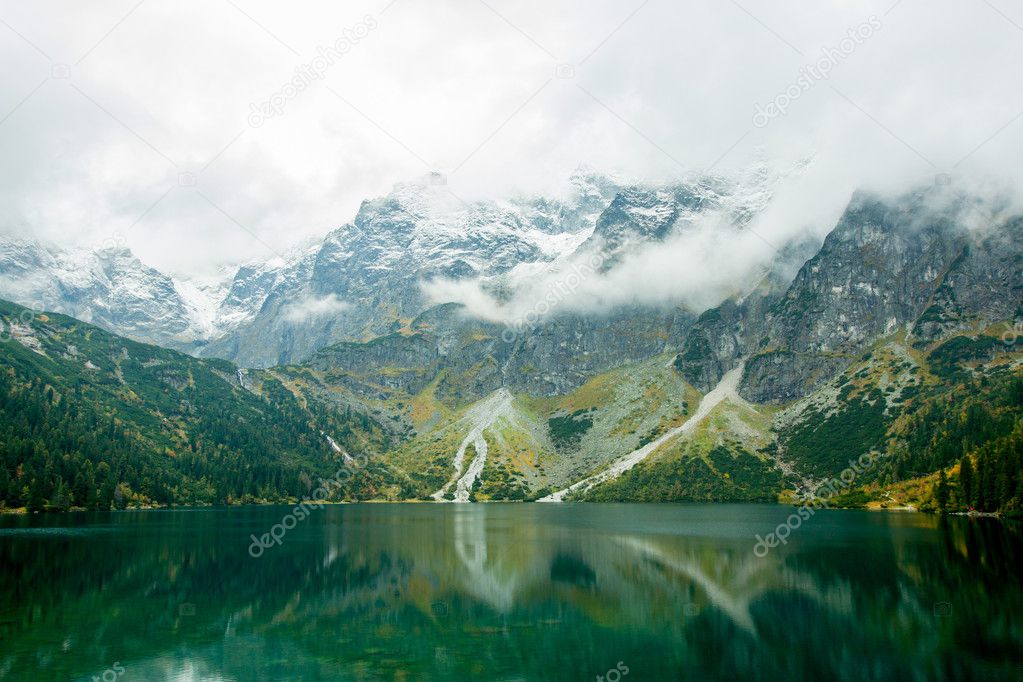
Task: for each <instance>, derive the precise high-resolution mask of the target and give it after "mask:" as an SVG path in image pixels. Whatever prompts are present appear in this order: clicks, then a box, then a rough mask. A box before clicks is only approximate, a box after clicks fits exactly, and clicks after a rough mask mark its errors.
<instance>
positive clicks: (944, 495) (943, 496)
mask: <svg viewBox="0 0 1023 682" xmlns="http://www.w3.org/2000/svg"><path fill="white" fill-rule="evenodd" d="M934 497H935V498H936V499H937V502H938V511H940V512H942V513H944V512H945V510H946V509H948V480H947V479H946V478H945V470H944V469H938V485H937V486H936V488H935V491H934Z"/></svg>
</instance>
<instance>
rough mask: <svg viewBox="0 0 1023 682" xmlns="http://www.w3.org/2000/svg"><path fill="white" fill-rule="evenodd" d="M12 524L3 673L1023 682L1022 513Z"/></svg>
mask: <svg viewBox="0 0 1023 682" xmlns="http://www.w3.org/2000/svg"><path fill="white" fill-rule="evenodd" d="M287 512H288V509H287V508H280V507H260V508H241V509H227V510H200V511H160V512H125V513H118V514H109V513H107V514H98V513H97V514H68V515H42V516H40V515H37V516H31V517H6V518H3V519H2V520H0V524H2V525H0V568H2V571H0V580H2V581H3V590H2V591H0V679H12V680H22V679H91V678H92V676H94V675H95V676H102V675H103V674H104V672H107V673H108V677H109V675H111V674H114V673H110V672H109V671H111V670H113V666H114V664H115V662H116V663H117V664H119V665H120V666H123V668H124V673H123V675H118V676H117V677H118V679H123V680H124V681H125V682H129V681H130V680H134V679H146V680H150V679H183V680H187V679H224V680H249V679H275V680H276V679H310V680H316V679H324V680H325V679H342V680H419V679H459V680H464V679H475V678H481V679H492V680H592V679H595V678H596V676H598V675H605V674H606V673H607V671H608V670H610V669H612V668H615V666H616V665H617V664H618V663H619V662H621V663H623V664H624V666H626V667H627V668H628V670H629V673H628V675H627V676H625V677H624V678H623V679H634V680H667V679H681V678H684V679H727V680H733V679H765V680H786V679H792V680H801V679H845V680H877V679H907V680H912V679H928V680H930V679H967V678H972V679H1020V678H1021V677H1023V672H1021V671H1023V668H1021V667H1020V666H1021V665H1023V631H1021V626H1020V617H1019V615H1018V614H1019V613H1020V612H1021V607H1023V591H1021V589H1020V587H1021V586H1020V579H1019V576H1018V568H1019V567H1020V566H1021V565H1023V544H1021V533H1020V532H1019V529H1018V528H1017V527H1016V526H1015V525H1012V524H1008V523H1003V522H999V521H994V520H990V519H980V520H974V521H971V520H969V519H964V518H951V519H939V518H936V517H933V516H925V515H920V514H883V513H876V514H875V513H865V512H842V511H825V512H820V513H818V514H817V515H816V516H815V517H814V518H813V519H812V520H810V521H807V522H806V523H804V524H803V525H802V526H801V527H800V528H799V529H798V530H796V531H794V532H793V534H792V537H791V538H790V539H789V541H788V544H786V545H784V546H779V547H776V548H774V549H772V550H771V551H770V552H769V553H768V554H767V556H765V557H763V558H758V557H757V556H755V555H754V553H753V546H754V543H755V542H756V540H755V538H754V536H755V535H757V534H760V535H766V534H767V533H768V532H770V531H771V530H773V529H774V528H775V527H776V526H777V525H778V524H779V523H781V522H783V521H784V519H785V517H786V516H787V515H788V514H790V513H791V509H789V508H785V507H777V506H771V505H524V504H517V505H512V504H508V505H500V504H493V505H451V504H446V505H435V504H409V505H353V506H343V507H340V506H339V507H328V508H325V509H323V510H319V511H314V512H313V513H312V514H311V515H310V517H309V518H308V519H306V520H304V521H302V522H301V523H299V524H298V525H297V526H296V527H295V528H293V529H291V530H289V531H288V532H287V534H286V535H285V536H284V538H283V542H282V544H281V545H280V546H272V547H270V548H268V549H267V550H266V551H265V552H264V553H263V554H262V556H260V557H259V558H257V559H254V558H252V557H251V556H250V554H249V552H248V547H249V545H250V543H251V542H252V539H251V537H250V536H251V535H253V534H255V535H256V536H259V535H260V534H262V533H265V532H267V530H268V529H269V527H270V526H272V525H273V524H275V523H277V522H279V521H280V519H281V517H282V516H283V515H284V514H286V513H287Z"/></svg>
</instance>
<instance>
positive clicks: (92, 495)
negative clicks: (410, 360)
mask: <svg viewBox="0 0 1023 682" xmlns="http://www.w3.org/2000/svg"><path fill="white" fill-rule="evenodd" d="M0 322H2V336H0V340H2V343H0V505H3V506H6V507H21V506H26V507H28V508H30V509H41V508H45V507H54V508H61V509H66V508H70V507H84V508H90V509H109V508H111V507H112V506H113V507H124V506H129V505H130V506H144V505H167V504H184V505H205V504H224V503H232V502H250V501H283V500H287V499H289V498H294V497H298V496H302V495H307V494H309V492H310V491H311V490H313V489H315V487H316V486H317V481H318V480H319V479H320V478H321V477H322V478H324V479H328V478H331V477H333V475H334V473H335V472H336V471H337V470H338V468H339V467H340V466H341V464H342V455H341V454H340V453H338V452H336V451H335V450H334V448H332V447H331V445H330V444H329V442H328V440H327V438H326V435H324V434H327V435H331V436H332V437H333V438H334V439H335V441H336V442H338V443H339V444H340V446H341V447H342V448H345V449H347V450H349V451H351V452H352V453H353V455H354V454H359V453H362V452H374V451H378V450H379V449H382V448H384V447H385V446H386V442H384V440H383V437H382V436H381V435H380V433H379V429H378V428H377V427H375V426H374V425H373V423H372V422H370V421H369V420H366V419H364V418H361V417H360V416H359V415H357V414H352V413H351V412H350V411H348V412H340V411H332V410H329V409H327V408H326V407H324V406H321V405H318V404H316V403H313V402H310V401H306V400H301V401H300V400H299V399H298V398H296V397H295V395H293V394H292V393H291V392H290V391H288V390H286V389H285V388H284V386H283V385H282V384H281V383H280V382H279V381H277V380H276V379H275V378H273V376H272V375H269V374H266V375H262V376H258V377H255V381H254V382H253V383H255V384H258V392H253V391H251V390H247V389H246V388H243V387H242V386H241V385H240V380H239V373H238V370H237V368H236V367H235V366H234V365H232V364H231V363H229V362H226V361H223V360H204V359H196V358H192V357H190V356H187V355H183V354H181V353H177V352H175V351H170V350H165V349H163V348H159V347H156V346H150V345H146V344H141V343H136V342H133V341H130V340H127V339H124V338H121V337H118V336H115V335H112V334H109V333H107V332H104V331H102V330H100V329H98V328H96V327H93V326H91V325H88V324H85V323H83V322H80V321H78V320H75V319H72V318H69V317H65V316H62V315H55V314H42V313H35V312H33V311H29V310H26V309H25V308H22V307H20V306H17V305H14V304H11V303H7V302H0ZM389 479H390V475H389V473H388V472H387V470H386V468H384V467H382V465H380V464H378V463H371V464H370V465H369V466H368V467H367V466H364V467H361V470H360V471H358V473H357V474H356V475H355V476H354V478H352V479H351V482H350V483H349V484H348V485H346V486H345V490H343V491H340V492H338V493H337V494H336V497H339V498H341V497H349V498H354V497H364V496H367V495H373V494H375V492H376V490H377V488H378V487H379V486H381V485H383V484H384V483H385V482H386V481H389Z"/></svg>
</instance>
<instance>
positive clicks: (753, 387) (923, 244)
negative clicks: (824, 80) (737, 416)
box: [742, 189, 1023, 402]
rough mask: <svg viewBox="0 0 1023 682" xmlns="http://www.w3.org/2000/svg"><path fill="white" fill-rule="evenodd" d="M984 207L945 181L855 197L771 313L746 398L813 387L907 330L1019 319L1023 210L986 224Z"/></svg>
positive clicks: (913, 333)
mask: <svg viewBox="0 0 1023 682" xmlns="http://www.w3.org/2000/svg"><path fill="white" fill-rule="evenodd" d="M977 204H978V200H977V199H975V198H973V197H965V196H960V195H956V194H952V193H948V192H943V191H940V190H939V189H932V190H928V191H924V192H918V193H913V194H910V195H907V196H904V197H901V198H899V199H897V200H894V201H885V200H883V199H881V198H879V197H874V196H869V195H862V194H861V195H857V196H856V197H854V198H853V200H852V202H851V203H850V206H849V208H848V210H847V211H846V213H845V215H844V216H843V217H842V219H841V220H840V221H839V223H838V225H837V226H836V227H835V229H834V230H833V231H832V232H831V234H829V235H828V237H827V239H826V240H825V242H824V245H823V246H822V247H821V249H820V252H819V253H818V254H817V255H816V256H814V257H813V258H811V259H810V260H809V261H807V263H806V264H805V265H804V266H803V268H802V269H801V270H800V272H799V274H798V275H797V276H796V278H795V281H793V283H792V285H791V286H790V287H789V289H788V291H787V292H786V293H785V295H784V297H783V298H782V299H781V300H780V301H779V302H778V303H777V304H776V305H775V306H774V307H773V308H772V309H771V311H770V312H769V314H768V316H767V324H766V334H765V335H764V336H763V337H762V338H761V339H759V341H758V343H757V347H758V349H759V352H758V354H757V355H755V356H754V357H753V358H752V359H751V361H750V363H749V364H748V365H747V369H746V375H745V377H744V380H743V384H742V394H743V396H744V397H746V398H748V399H750V400H754V401H757V402H784V401H788V400H793V399H795V398H797V397H801V396H803V395H806V394H807V393H808V392H809V391H811V390H813V389H814V388H816V387H817V386H819V385H820V384H821V383H822V382H823V381H826V380H827V379H829V378H830V377H831V376H832V375H833V374H834V372H835V371H837V369H839V368H841V367H842V366H844V365H846V364H848V362H849V361H850V360H851V359H853V358H854V357H855V356H856V355H857V354H858V353H860V352H861V351H862V350H863V349H864V348H866V347H867V346H869V345H870V344H871V343H872V342H873V341H875V340H876V339H878V338H880V337H882V336H886V335H889V334H892V333H893V332H895V331H897V330H900V329H905V330H906V331H907V332H908V333H909V336H910V339H915V340H916V341H917V342H919V343H928V342H933V341H936V340H938V339H941V338H945V337H947V336H949V335H950V334H952V333H954V332H956V331H962V330H967V329H981V328H984V327H985V326H987V325H990V324H991V323H993V322H996V321H999V320H1005V319H1011V318H1012V317H1013V315H1014V314H1015V312H1016V311H1017V310H1018V307H1019V302H1020V300H1021V293H1023V271H1021V268H1020V264H1021V256H1023V240H1021V239H1020V218H1019V217H1013V216H1009V215H1001V214H999V213H997V212H996V213H995V214H994V215H993V216H992V217H991V218H990V219H988V220H986V221H982V222H978V221H977V220H976V219H975V218H974V215H973V214H974V212H975V211H976V210H977ZM995 206H996V207H997V204H996V205H995ZM986 208H991V206H990V205H987V206H986Z"/></svg>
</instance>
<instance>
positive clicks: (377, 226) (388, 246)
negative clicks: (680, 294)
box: [0, 169, 773, 366]
mask: <svg viewBox="0 0 1023 682" xmlns="http://www.w3.org/2000/svg"><path fill="white" fill-rule="evenodd" d="M772 182H773V178H772V177H771V176H770V174H768V173H766V172H760V171H758V170H756V169H754V171H752V172H750V173H748V174H747V177H745V178H742V179H740V180H739V181H734V180H725V179H723V178H720V177H709V176H694V177H693V178H691V179H686V180H684V181H680V182H678V183H675V184H672V185H669V186H660V187H650V186H644V185H626V184H623V183H622V182H621V181H619V180H617V179H614V178H611V177H609V176H606V175H602V174H600V173H596V172H593V171H590V170H579V171H577V172H576V173H574V174H573V175H572V176H571V178H570V179H569V181H568V183H567V189H565V190H563V191H561V192H560V193H559V195H557V196H519V197H512V198H509V199H503V200H482V201H472V202H464V201H462V199H460V198H459V197H457V196H456V195H455V194H454V193H452V192H451V191H449V189H448V187H447V186H446V185H445V184H444V183H443V179H442V178H440V177H438V176H427V177H425V178H421V179H419V180H417V181H413V182H405V183H400V184H397V185H395V186H394V188H393V190H392V191H391V192H390V193H388V194H387V195H385V196H382V197H378V198H375V199H371V200H367V201H365V202H363V204H362V206H361V207H360V209H359V211H358V213H357V215H356V216H355V218H354V219H353V220H352V221H351V222H350V223H346V224H344V225H342V226H340V227H338V228H336V229H334V230H333V231H331V232H330V233H329V234H327V235H326V236H325V237H324V238H323V239H322V240H319V241H315V242H312V243H309V244H306V245H304V246H303V247H300V248H298V249H296V250H295V251H294V252H293V253H292V254H290V255H289V256H288V257H286V258H274V259H272V260H269V261H265V262H260V261H254V262H250V263H246V264H243V265H241V266H238V267H232V268H225V269H224V270H223V271H221V272H220V273H218V274H217V275H216V276H213V277H207V278H196V277H192V278H184V277H171V276H168V275H166V274H164V273H161V272H159V271H157V270H155V269H153V268H150V267H148V266H146V265H145V264H143V263H142V262H140V261H139V260H138V259H137V258H135V256H134V255H133V254H132V253H131V252H130V251H128V250H127V249H108V250H104V251H102V252H95V251H89V250H86V249H74V248H62V247H58V246H54V245H49V244H42V243H38V242H33V241H28V240H22V239H14V238H8V239H0V297H3V298H9V299H11V300H13V301H15V302H17V303H21V304H24V305H28V306H32V307H35V308H41V309H43V308H44V309H48V310H53V311H56V312H63V313H66V314H69V315H73V316H75V317H78V318H80V319H83V320H87V321H91V322H93V323H95V324H98V325H101V326H104V327H106V328H107V329H110V330H111V331H114V332H116V333H119V334H123V335H126V336H129V337H132V338H136V339H139V340H142V341H150V342H154V343H158V344H160V345H164V346H168V347H172V348H177V349H181V350H185V351H188V352H194V353H197V354H201V355H204V356H217V357H225V358H228V359H232V360H235V361H237V362H239V363H240V364H242V365H247V366H267V365H273V364H278V363H290V362H295V361H298V360H301V359H302V358H304V357H306V356H308V355H310V354H311V353H313V352H315V351H317V350H318V349H320V348H323V347H324V346H327V345H330V344H332V343H336V342H339V341H361V340H366V339H369V338H373V337H376V336H379V335H381V334H386V333H390V332H394V331H398V330H400V329H402V328H404V327H405V326H406V325H408V324H409V323H410V322H411V321H412V320H413V319H415V318H416V317H417V316H419V315H420V314H422V313H423V312H424V311H426V310H427V309H428V308H429V307H430V306H432V305H434V304H436V303H437V301H434V300H431V299H430V298H429V297H428V296H426V295H425V294H424V292H423V283H424V282H429V281H433V280H445V281H480V282H484V283H487V284H486V285H487V286H488V287H490V288H491V289H493V290H500V288H501V287H515V286H517V282H519V281H521V280H522V279H523V278H525V279H528V278H529V277H530V276H531V273H539V272H543V271H544V270H549V269H550V268H551V267H556V264H558V263H565V262H567V260H568V259H570V258H571V257H573V254H575V256H576V257H578V256H579V254H581V253H585V252H587V250H588V249H600V250H601V251H602V252H607V253H611V254H614V253H618V252H620V251H622V250H623V249H624V250H628V249H629V248H632V246H634V245H636V244H641V243H644V242H649V241H651V240H660V239H664V238H665V236H666V235H668V234H669V233H671V232H672V231H677V230H681V229H685V228H686V225H688V224H691V223H692V222H693V221H695V220H697V219H698V218H699V216H700V215H702V214H704V213H706V212H708V211H719V212H722V213H724V214H727V216H728V217H729V219H730V220H731V221H732V222H733V223H735V224H745V222H747V221H748V220H750V219H751V218H752V216H754V215H756V214H757V213H758V212H759V211H760V210H762V208H763V206H764V205H766V202H767V201H768V200H769V199H770V195H771V183H772Z"/></svg>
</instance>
